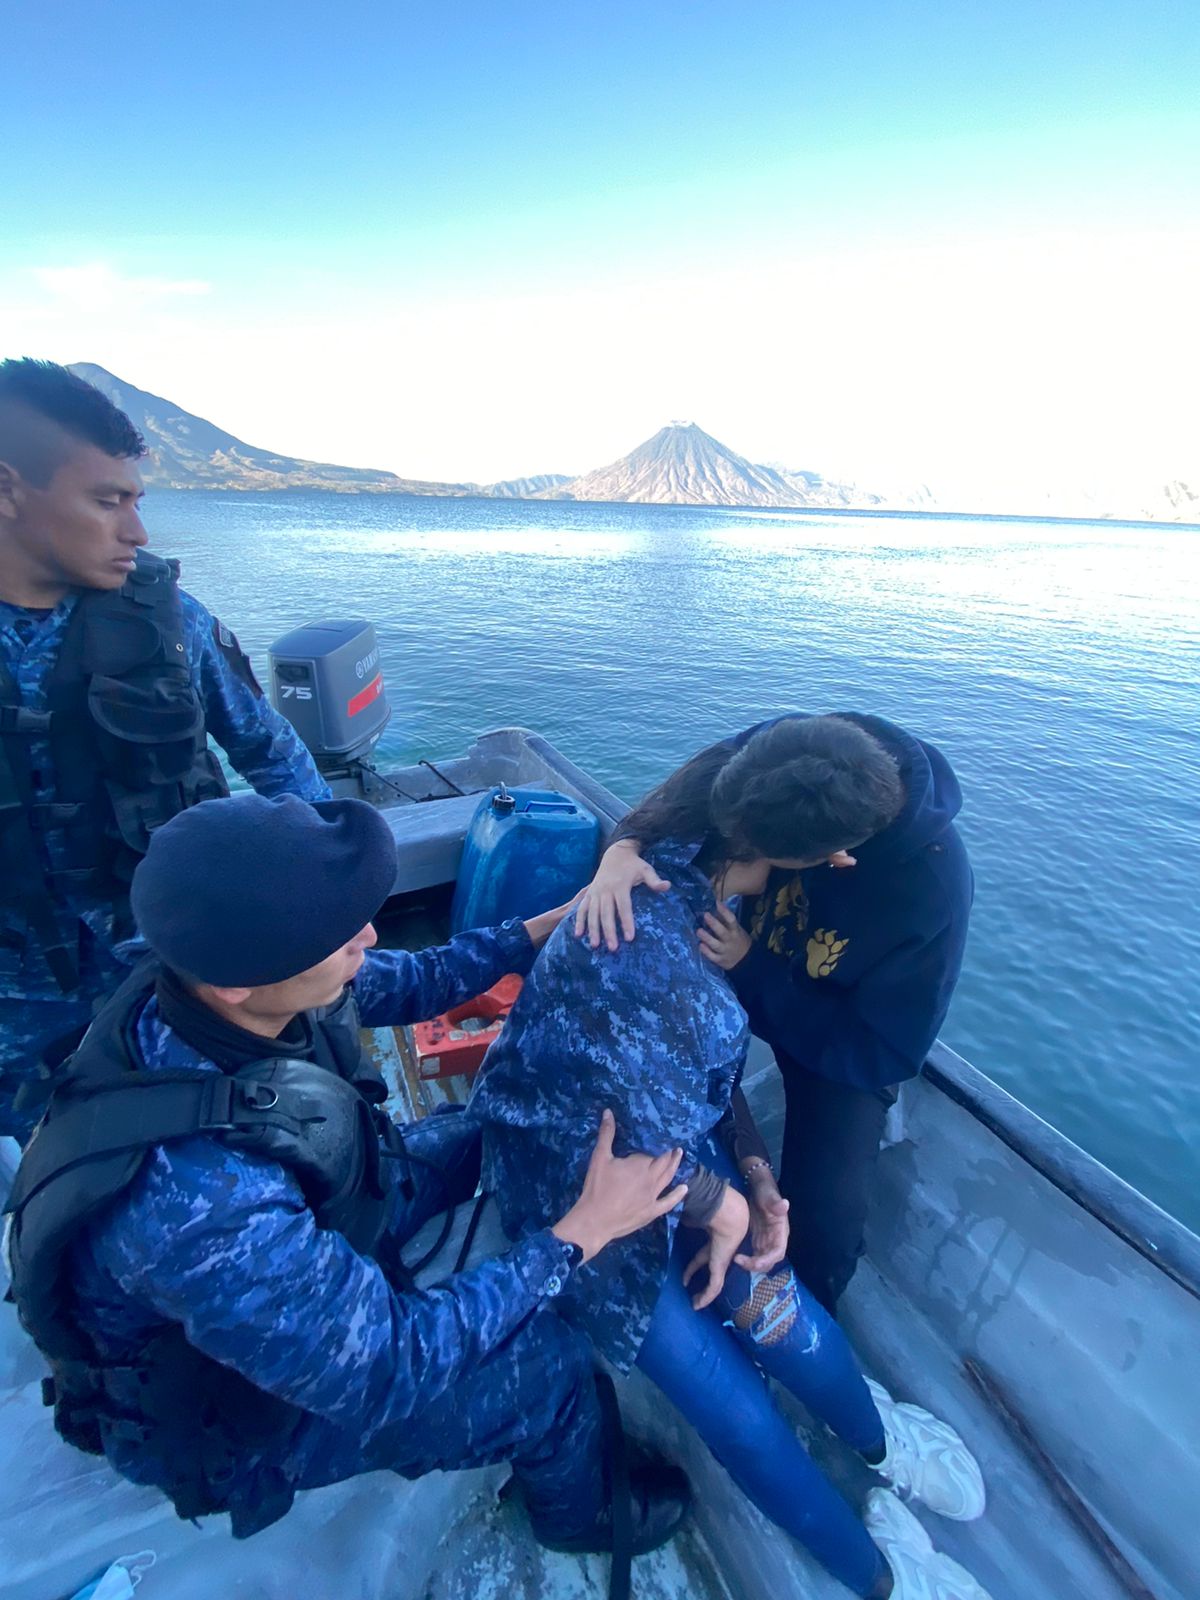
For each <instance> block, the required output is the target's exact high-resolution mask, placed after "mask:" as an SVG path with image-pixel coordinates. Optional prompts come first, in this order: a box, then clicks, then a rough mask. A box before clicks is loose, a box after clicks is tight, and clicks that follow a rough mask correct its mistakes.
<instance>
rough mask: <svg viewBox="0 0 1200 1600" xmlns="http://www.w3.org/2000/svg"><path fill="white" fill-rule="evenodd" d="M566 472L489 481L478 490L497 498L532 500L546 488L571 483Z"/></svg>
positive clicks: (543, 473) (542, 473)
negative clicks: (496, 481) (495, 481)
mask: <svg viewBox="0 0 1200 1600" xmlns="http://www.w3.org/2000/svg"><path fill="white" fill-rule="evenodd" d="M570 481H571V480H570V478H569V477H568V476H567V474H566V473H565V472H540V473H538V475H537V477H536V478H506V479H505V480H504V482H503V483H489V484H486V485H485V486H484V487H483V488H482V489H480V490H479V491H478V493H480V494H484V495H489V496H491V497H493V498H494V499H497V500H532V499H533V498H534V496H535V495H539V494H541V493H542V492H543V490H545V489H557V488H558V487H559V486H560V485H561V484H564V483H570Z"/></svg>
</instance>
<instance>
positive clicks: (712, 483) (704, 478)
mask: <svg viewBox="0 0 1200 1600" xmlns="http://www.w3.org/2000/svg"><path fill="white" fill-rule="evenodd" d="M538 498H539V499H546V500H551V499H553V500H635V501H639V502H643V503H650V504H658V505H699V506H775V507H778V508H785V507H789V506H790V507H803V506H846V505H851V504H853V505H860V506H872V505H879V504H880V503H881V501H880V497H879V496H878V495H872V494H867V493H864V492H863V491H861V490H856V489H854V488H852V487H851V486H850V485H847V484H830V483H826V482H825V481H824V479H822V478H820V477H818V476H817V474H816V473H803V474H800V473H790V472H786V471H784V470H783V469H782V468H781V467H764V466H758V465H756V464H755V463H754V462H753V461H748V460H747V459H746V457H745V456H740V455H738V454H737V452H736V451H735V450H731V449H730V448H729V446H728V445H724V444H722V443H721V442H720V440H719V439H714V438H713V436H712V434H710V433H705V431H704V429H703V428H699V427H697V426H696V424H695V423H694V422H672V423H670V424H668V426H667V427H665V428H660V429H659V430H658V432H657V433H656V434H655V435H654V437H653V438H652V439H647V440H646V442H645V443H644V444H640V445H638V447H637V449H636V450H631V451H630V452H629V454H628V455H627V456H622V457H621V459H620V461H614V462H613V463H612V464H611V465H610V466H607V467H600V468H599V469H598V470H597V471H595V472H588V473H585V474H584V475H583V477H581V478H572V479H571V480H570V481H569V482H567V483H565V484H563V485H561V486H560V487H559V488H557V489H547V490H543V491H542V493H541V494H540V495H539V496H538Z"/></svg>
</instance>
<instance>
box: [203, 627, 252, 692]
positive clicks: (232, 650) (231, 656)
mask: <svg viewBox="0 0 1200 1600" xmlns="http://www.w3.org/2000/svg"><path fill="white" fill-rule="evenodd" d="M213 637H214V639H216V641H217V648H218V649H219V650H220V652H221V654H222V655H223V656H224V657H225V659H226V661H228V663H229V665H230V667H231V668H232V669H233V671H234V672H235V673H236V674H237V676H238V677H239V678H241V680H242V682H243V683H248V684H249V685H250V687H251V688H252V689H253V690H254V692H255V694H257V695H260V696H261V695H262V692H263V691H262V685H261V684H260V683H259V681H258V679H257V678H256V677H255V676H254V668H253V667H252V666H251V665H250V657H249V656H248V655H247V654H246V652H245V651H244V650H243V649H242V647H241V645H240V644H239V643H238V640H237V634H235V633H234V632H233V630H232V629H231V628H227V627H226V626H225V624H224V623H223V622H222V621H221V619H220V618H219V617H214V618H213Z"/></svg>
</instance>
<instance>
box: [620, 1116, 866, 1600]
mask: <svg viewBox="0 0 1200 1600" xmlns="http://www.w3.org/2000/svg"><path fill="white" fill-rule="evenodd" d="M701 1159H702V1160H703V1161H704V1162H705V1164H706V1165H708V1166H710V1167H712V1168H713V1170H714V1171H719V1172H722V1173H723V1174H724V1175H725V1176H728V1177H730V1178H732V1179H734V1180H735V1181H736V1173H735V1172H734V1170H733V1167H732V1165H731V1163H730V1162H729V1160H728V1158H727V1157H726V1156H725V1154H724V1152H723V1151H718V1150H716V1149H715V1148H714V1147H712V1146H710V1147H709V1148H708V1150H707V1151H705V1152H704V1153H703V1154H702V1156H701ZM703 1237H704V1236H703V1235H702V1234H698V1233H694V1232H690V1231H688V1230H685V1229H680V1230H679V1233H678V1235H677V1237H676V1243H675V1249H674V1251H673V1252H672V1256H671V1264H670V1271H669V1275H668V1277H667V1280H666V1282H665V1284H664V1285H663V1289H662V1293H661V1294H660V1296H659V1300H658V1304H657V1305H656V1307H655V1310H654V1316H653V1318H652V1320H651V1323H650V1331H649V1333H648V1334H647V1336H646V1342H645V1344H644V1345H643V1346H642V1350H641V1353H640V1355H639V1356H638V1366H639V1367H641V1369H642V1370H643V1371H644V1372H645V1373H646V1375H647V1377H649V1378H651V1379H652V1380H653V1381H654V1382H655V1383H656V1384H657V1385H658V1387H659V1388H660V1389H661V1390H662V1391H663V1393H664V1394H665V1395H666V1396H667V1398H668V1399H669V1400H671V1401H672V1403H673V1404H674V1405H675V1406H676V1407H677V1408H678V1409H679V1410H680V1411H681V1412H682V1413H683V1415H684V1417H685V1418H686V1419H687V1421H688V1422H690V1423H691V1425H692V1427H693V1428H695V1430H696V1432H697V1433H698V1434H699V1435H700V1437H701V1438H702V1439H703V1440H704V1442H705V1444H706V1445H707V1446H708V1448H709V1449H710V1450H711V1451H712V1453H713V1455H715V1456H716V1458H717V1460H718V1461H720V1463H721V1464H722V1466H723V1467H725V1469H726V1471H727V1472H728V1473H729V1475H730V1477H731V1478H732V1479H733V1481H734V1482H735V1483H736V1484H737V1485H738V1487H739V1488H740V1489H741V1490H742V1492H743V1493H744V1494H745V1495H746V1496H747V1497H748V1498H749V1499H750V1500H752V1501H753V1502H754V1504H755V1505H756V1506H757V1507H758V1509H759V1510H760V1511H761V1512H762V1513H763V1514H764V1515H765V1516H767V1517H770V1519H771V1521H772V1522H775V1523H777V1524H778V1525H779V1526H780V1527H781V1528H783V1529H784V1530H785V1532H787V1533H790V1534H791V1535H792V1536H793V1538H796V1539H799V1540H800V1542H801V1543H802V1544H803V1545H805V1546H806V1547H807V1548H808V1549H809V1550H810V1551H811V1552H812V1554H813V1555H814V1556H815V1557H816V1558H817V1560H818V1561H820V1562H821V1563H822V1565H823V1566H825V1567H826V1568H827V1569H828V1570H829V1571H830V1572H831V1573H833V1575H834V1577H836V1578H839V1579H840V1580H841V1581H842V1582H843V1583H844V1584H846V1586H847V1587H848V1588H850V1589H852V1590H854V1592H855V1593H856V1594H859V1595H868V1594H870V1593H871V1591H872V1589H873V1588H874V1586H875V1585H876V1583H877V1582H878V1581H879V1580H880V1578H881V1577H882V1576H883V1573H884V1571H885V1564H884V1561H883V1557H882V1556H881V1555H880V1553H879V1551H878V1549H877V1548H876V1546H875V1544H874V1543H873V1541H872V1540H871V1538H870V1536H869V1535H868V1533H867V1532H866V1529H865V1528H864V1527H863V1525H862V1523H861V1522H860V1521H859V1519H858V1517H857V1516H856V1515H855V1513H854V1512H853V1511H852V1510H851V1509H850V1507H849V1506H848V1505H847V1504H846V1502H845V1500H843V1499H842V1497H841V1495H840V1494H838V1492H837V1490H836V1489H834V1487H833V1485H832V1484H831V1483H830V1482H829V1480H828V1479H827V1478H826V1477H825V1475H824V1473H823V1472H822V1471H821V1470H820V1468H819V1467H817V1466H816V1465H815V1463H814V1462H813V1461H812V1459H811V1457H810V1456H809V1454H808V1452H807V1451H806V1450H805V1448H804V1446H803V1445H802V1444H801V1443H800V1440H799V1439H798V1438H797V1437H796V1434H795V1432H794V1430H793V1429H792V1426H791V1424H790V1423H789V1422H788V1421H787V1419H786V1418H785V1417H784V1415H783V1413H782V1412H781V1411H780V1410H779V1409H778V1408H777V1406H776V1405H775V1403H774V1401H773V1400H772V1398H771V1395H770V1392H769V1390H768V1388H767V1385H766V1383H765V1382H764V1381H763V1376H762V1374H763V1373H766V1374H768V1375H769V1376H770V1377H772V1378H776V1379H778V1381H779V1382H780V1383H782V1384H783V1385H784V1386H785V1387H786V1388H787V1389H789V1390H790V1391H791V1392H792V1394H794V1395H795V1396H796V1398H797V1399H798V1400H800V1401H802V1402H803V1404H804V1405H805V1406H806V1407H807V1408H808V1410H809V1411H811V1412H812V1414H813V1415H814V1416H815V1417H818V1418H819V1419H820V1420H821V1421H822V1422H824V1423H826V1424H828V1426H829V1427H830V1428H832V1430H833V1431H834V1433H836V1434H837V1435H838V1437H839V1438H841V1439H843V1440H844V1441H845V1442H846V1443H847V1444H848V1445H850V1446H851V1448H852V1449H854V1450H857V1451H859V1452H860V1453H861V1454H863V1455H874V1454H875V1453H876V1452H877V1451H879V1450H880V1449H881V1448H882V1445H883V1424H882V1423H881V1421H880V1419H879V1413H878V1412H877V1411H876V1409H875V1406H874V1403H873V1401H872V1400H871V1395H870V1391H869V1390H868V1389H867V1386H866V1384H865V1383H864V1382H863V1378H862V1374H861V1373H860V1372H859V1369H858V1365H857V1363H856V1361H855V1359H854V1355H853V1353H852V1351H851V1349H850V1346H849V1344H848V1343H847V1341H846V1337H845V1335H844V1334H843V1333H842V1331H841V1329H840V1328H839V1327H838V1326H837V1324H836V1323H835V1322H834V1321H833V1320H832V1318H831V1317H830V1316H829V1315H828V1313H827V1312H826V1311H824V1310H823V1309H822V1307H821V1306H819V1305H818V1304H817V1302H816V1301H815V1300H814V1299H813V1297H812V1295H810V1294H809V1292H808V1291H807V1289H805V1288H804V1287H803V1285H802V1284H801V1283H800V1282H799V1281H798V1279H797V1278H796V1276H795V1274H794V1272H793V1271H792V1269H791V1267H790V1266H789V1265H788V1264H787V1262H786V1261H785V1262H783V1263H782V1264H781V1265H780V1266H779V1267H777V1268H776V1269H775V1270H774V1271H773V1272H771V1273H769V1274H766V1275H755V1276H753V1277H752V1276H751V1275H750V1274H749V1273H747V1272H745V1271H743V1270H742V1268H740V1267H735V1266H731V1267H730V1269H729V1275H728V1277H727V1278H726V1280H725V1287H724V1290H723V1291H722V1293H721V1295H720V1297H719V1299H718V1300H717V1301H716V1302H715V1303H714V1304H713V1305H711V1306H709V1307H707V1308H706V1309H705V1310H704V1311H694V1310H693V1309H692V1303H691V1298H690V1294H689V1291H688V1290H686V1289H685V1288H684V1286H683V1269H684V1267H685V1266H686V1265H687V1263H688V1261H689V1260H690V1259H691V1257H692V1256H693V1255H694V1254H695V1252H696V1250H698V1249H699V1248H700V1245H701V1243H702V1242H703ZM693 1287H694V1286H693Z"/></svg>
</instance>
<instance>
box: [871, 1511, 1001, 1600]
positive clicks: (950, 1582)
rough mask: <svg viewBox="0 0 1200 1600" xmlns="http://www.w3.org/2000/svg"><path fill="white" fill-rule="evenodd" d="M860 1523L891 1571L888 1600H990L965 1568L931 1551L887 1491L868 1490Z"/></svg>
mask: <svg viewBox="0 0 1200 1600" xmlns="http://www.w3.org/2000/svg"><path fill="white" fill-rule="evenodd" d="M863 1523H864V1525H865V1527H866V1530H867V1532H868V1533H869V1534H870V1535H871V1537H872V1539H874V1541H875V1543H876V1544H877V1545H878V1546H879V1548H880V1550H881V1551H882V1552H883V1556H884V1559H885V1560H886V1562H887V1564H888V1566H889V1567H891V1569H892V1578H893V1580H894V1586H893V1588H892V1596H891V1600H991V1597H990V1596H989V1595H988V1593H987V1590H986V1589H982V1588H981V1587H980V1586H979V1584H977V1583H976V1582H975V1579H974V1578H973V1577H972V1576H971V1574H970V1573H969V1572H968V1571H967V1569H966V1568H965V1567H960V1566H959V1564H958V1562H957V1561H951V1559H950V1557H949V1556H945V1555H942V1554H941V1552H940V1551H938V1550H935V1549H934V1548H933V1544H932V1542H931V1540H930V1538H929V1535H928V1534H927V1533H926V1532H925V1529H924V1528H923V1527H922V1526H921V1524H920V1523H919V1522H918V1521H917V1519H916V1517H914V1516H913V1514H912V1512H911V1511H910V1510H909V1509H908V1507H907V1506H903V1505H901V1504H900V1502H899V1500H897V1499H896V1496H895V1495H894V1494H892V1493H891V1492H890V1491H889V1490H887V1489H872V1490H871V1492H870V1494H869V1495H868V1496H867V1498H866V1502H865V1504H864V1506H863Z"/></svg>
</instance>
